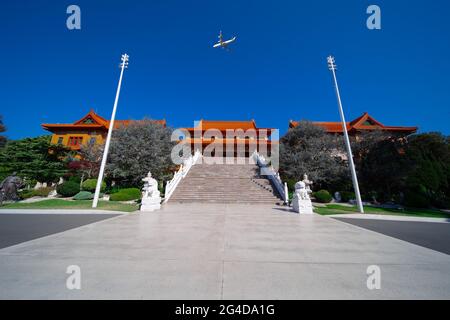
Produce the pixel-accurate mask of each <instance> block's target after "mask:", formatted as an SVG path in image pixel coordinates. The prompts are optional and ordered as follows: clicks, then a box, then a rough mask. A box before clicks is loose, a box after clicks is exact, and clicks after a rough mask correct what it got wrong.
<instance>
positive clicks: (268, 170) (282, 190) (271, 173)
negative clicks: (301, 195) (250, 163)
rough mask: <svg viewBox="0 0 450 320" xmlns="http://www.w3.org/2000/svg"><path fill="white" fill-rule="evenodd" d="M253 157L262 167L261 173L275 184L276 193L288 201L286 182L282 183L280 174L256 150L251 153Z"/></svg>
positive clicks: (285, 201) (286, 202)
mask: <svg viewBox="0 0 450 320" xmlns="http://www.w3.org/2000/svg"><path fill="white" fill-rule="evenodd" d="M253 158H254V160H255V161H256V164H257V165H258V167H260V168H262V170H261V171H262V173H263V174H262V175H265V176H267V177H268V178H269V180H270V181H271V182H272V185H273V186H275V189H276V190H277V192H278V194H279V195H280V196H281V197H282V198H283V201H284V203H285V204H288V203H289V193H288V188H287V183H286V182H285V183H283V181H282V180H281V177H280V174H279V173H278V172H276V171H275V169H274V168H273V166H272V165H270V166H269V165H268V164H267V161H266V159H265V157H264V156H263V155H260V154H259V153H258V152H257V151H255V152H254V153H253Z"/></svg>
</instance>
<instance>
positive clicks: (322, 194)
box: [314, 190, 333, 203]
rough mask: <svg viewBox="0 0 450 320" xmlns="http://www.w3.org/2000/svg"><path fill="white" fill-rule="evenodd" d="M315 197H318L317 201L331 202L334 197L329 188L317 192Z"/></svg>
mask: <svg viewBox="0 0 450 320" xmlns="http://www.w3.org/2000/svg"><path fill="white" fill-rule="evenodd" d="M314 197H315V198H316V201H317V202H320V203H329V202H331V200H332V199H333V197H332V196H331V194H330V193H329V192H328V191H327V190H320V191H317V192H315V193H314Z"/></svg>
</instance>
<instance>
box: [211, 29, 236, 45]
mask: <svg viewBox="0 0 450 320" xmlns="http://www.w3.org/2000/svg"><path fill="white" fill-rule="evenodd" d="M234 41H236V37H233V38H231V39H230V40H227V41H223V36H222V31H220V33H219V41H217V43H216V44H215V45H213V48H222V49H226V48H227V47H228V45H229V44H231V43H233V42H234Z"/></svg>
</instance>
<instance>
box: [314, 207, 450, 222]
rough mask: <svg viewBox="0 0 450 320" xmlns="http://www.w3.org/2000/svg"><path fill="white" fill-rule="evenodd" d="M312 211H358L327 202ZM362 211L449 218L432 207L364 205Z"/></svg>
mask: <svg viewBox="0 0 450 320" xmlns="http://www.w3.org/2000/svg"><path fill="white" fill-rule="evenodd" d="M314 212H316V213H318V214H321V215H332V214H351V213H358V209H357V207H356V206H343V205H339V204H327V205H326V207H317V208H314ZM364 212H365V213H369V214H381V215H391V216H410V217H426V218H449V219H450V214H448V213H445V212H442V211H438V210H432V209H413V208H405V209H404V210H399V209H385V208H376V207H372V206H364Z"/></svg>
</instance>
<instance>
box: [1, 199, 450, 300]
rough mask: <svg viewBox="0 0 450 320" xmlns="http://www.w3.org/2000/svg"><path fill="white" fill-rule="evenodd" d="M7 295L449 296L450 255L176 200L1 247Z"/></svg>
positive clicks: (362, 232) (287, 217) (292, 219)
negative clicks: (376, 286)
mask: <svg viewBox="0 0 450 320" xmlns="http://www.w3.org/2000/svg"><path fill="white" fill-rule="evenodd" d="M70 265H77V266H79V267H80V268H81V286H82V287H81V290H68V289H67V288H66V279H67V277H68V276H69V275H68V274H66V269H67V267H68V266H70ZM370 265H377V266H379V267H380V270H381V289H380V290H369V289H368V288H367V285H366V282H367V278H368V275H367V273H366V271H367V267H368V266H370ZM0 298H2V299H450V256H449V255H447V254H444V253H440V252H438V251H434V250H431V249H427V248H424V247H421V246H418V245H415V244H412V243H408V242H405V241H402V240H399V239H395V238H392V237H389V236H385V235H382V234H380V233H376V232H373V231H370V230H366V229H363V228H360V227H358V226H354V225H351V224H348V223H344V222H341V221H338V220H336V219H332V218H329V217H324V216H319V215H312V216H298V215H296V214H294V213H291V212H289V211H287V210H286V209H285V208H283V207H277V206H272V205H268V204H261V205H252V206H248V205H220V204H189V205H187V204H168V205H165V206H164V207H163V209H162V210H161V211H158V212H155V213H145V214H139V213H136V214H130V215H121V216H116V217H112V218H108V219H105V220H103V221H98V222H95V223H92V224H88V225H84V226H81V227H78V228H76V229H71V230H68V231H65V232H62V233H57V234H54V235H49V236H46V237H44V238H40V239H36V240H32V241H29V242H24V243H21V244H18V245H15V246H11V247H8V248H4V249H2V250H0Z"/></svg>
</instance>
